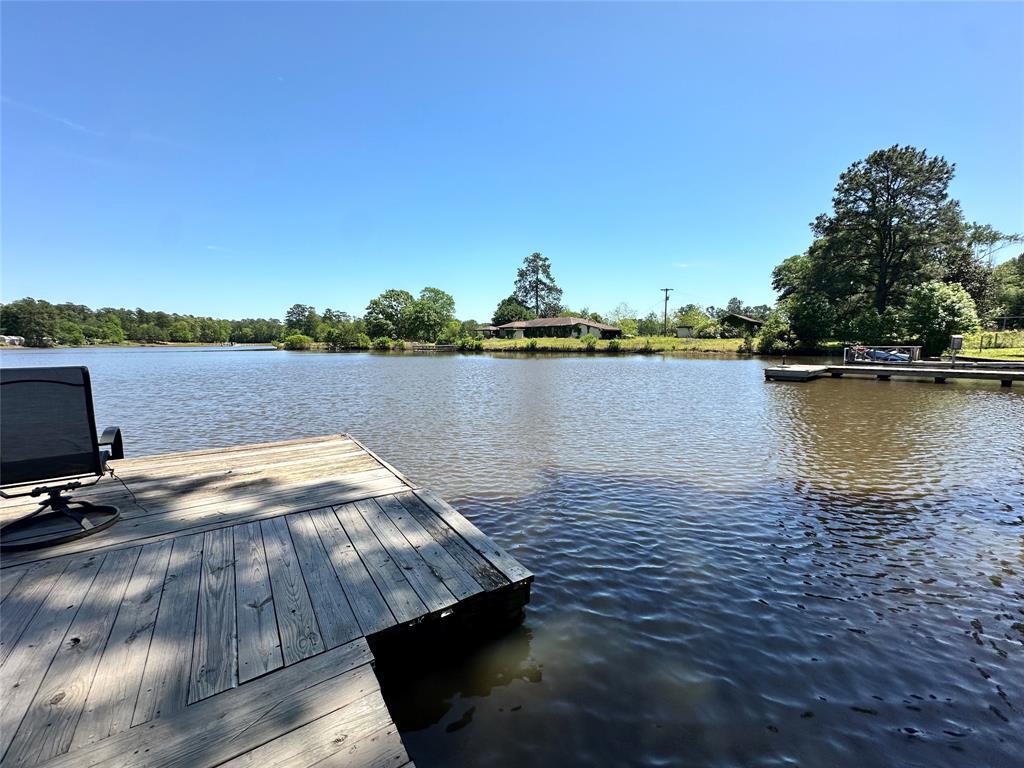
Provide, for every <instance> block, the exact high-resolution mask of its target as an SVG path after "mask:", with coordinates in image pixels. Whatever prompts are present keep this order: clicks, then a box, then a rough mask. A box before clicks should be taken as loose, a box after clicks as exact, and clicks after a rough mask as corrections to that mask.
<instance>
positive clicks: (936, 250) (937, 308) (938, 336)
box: [759, 146, 1024, 354]
mask: <svg viewBox="0 0 1024 768" xmlns="http://www.w3.org/2000/svg"><path fill="white" fill-rule="evenodd" d="M953 174H954V166H953V165H952V164H950V163H948V162H946V160H945V159H944V158H942V157H930V156H929V155H928V154H927V153H926V152H924V151H922V150H918V149H915V148H914V147H901V146H893V147H890V148H888V149H884V150H879V151H877V152H873V153H871V154H870V155H869V156H868V157H867V158H866V159H864V160H858V161H857V162H855V163H853V165H851V166H850V167H849V168H848V169H847V170H846V171H844V172H843V173H842V174H841V175H840V177H839V182H838V184H837V185H836V188H835V195H834V197H833V199H832V202H833V210H832V212H831V213H823V214H821V215H820V216H818V217H817V218H816V219H815V221H814V223H813V224H812V225H811V230H812V233H813V234H814V241H813V242H812V243H811V245H810V247H809V248H808V249H807V251H806V252H804V253H802V254H800V255H797V256H791V257H790V258H788V259H786V260H785V261H783V262H782V263H781V264H780V265H779V266H778V267H776V268H775V271H774V273H773V275H772V284H773V287H774V288H775V290H776V291H778V293H779V299H780V300H779V304H778V312H779V316H780V317H782V318H785V320H786V321H787V322H788V325H789V327H788V332H784V333H781V334H780V333H779V329H778V327H776V326H773V327H772V328H765V329H762V332H761V336H762V338H761V340H760V344H759V348H778V347H780V346H785V347H790V348H797V349H805V350H814V349H818V348H820V347H821V345H822V343H823V342H824V341H825V340H826V339H846V340H848V341H850V342H860V343H867V344H877V343H894V342H908V341H913V342H917V343H920V344H921V345H922V346H923V347H924V348H925V353H926V354H938V353H939V352H941V351H942V349H943V348H944V347H945V346H946V344H947V343H948V341H949V335H950V334H952V333H963V332H970V331H972V330H974V329H976V328H977V327H978V325H979V323H984V322H991V321H992V320H994V318H995V317H996V316H997V315H999V314H1006V307H1007V302H1010V303H1012V302H1013V301H1015V300H1016V299H1015V297H1016V296H1017V295H1018V294H1017V293H1016V290H1017V289H1016V287H1015V286H1017V285H1019V284H1020V282H1019V281H1020V274H1021V273H1020V269H1018V268H1017V267H1016V266H1015V267H1008V268H1005V269H1004V268H998V269H993V268H992V267H991V266H990V262H991V257H992V255H993V254H994V253H995V252H996V251H998V250H999V249H1000V248H1002V247H1004V246H1006V245H1008V244H1011V243H1019V242H1021V237H1020V236H1019V235H1006V234H1003V233H1000V232H997V231H996V230H994V229H993V228H992V227H990V226H987V225H981V224H977V223H969V222H967V220H966V219H965V218H964V216H963V213H962V212H961V209H960V203H959V202H958V201H956V200H954V199H952V198H950V197H949V184H950V182H951V181H952V179H953ZM1022 268H1024V267H1022Z"/></svg>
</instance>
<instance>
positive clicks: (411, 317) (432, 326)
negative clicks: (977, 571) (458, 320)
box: [401, 287, 455, 342]
mask: <svg viewBox="0 0 1024 768" xmlns="http://www.w3.org/2000/svg"><path fill="white" fill-rule="evenodd" d="M453 320H455V299H453V298H452V297H451V294H448V293H445V292H444V291H442V290H441V289H440V288H429V287H428V288H424V289H423V290H422V291H420V295H419V298H418V299H415V300H414V301H412V302H411V303H409V304H408V305H407V306H406V307H405V309H404V310H403V313H402V324H401V325H402V328H403V330H404V335H403V338H407V339H410V340H413V341H431V342H432V341H436V340H437V338H438V336H440V335H441V333H442V332H443V331H444V330H445V329H446V328H447V326H448V324H449V323H450V322H452V321H453Z"/></svg>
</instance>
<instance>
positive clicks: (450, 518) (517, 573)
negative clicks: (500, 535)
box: [413, 488, 533, 584]
mask: <svg viewBox="0 0 1024 768" xmlns="http://www.w3.org/2000/svg"><path fill="white" fill-rule="evenodd" d="M413 493H415V494H416V496H418V497H419V498H420V499H421V500H422V501H423V502H424V503H425V504H426V505H427V506H428V507H430V508H431V509H432V510H434V512H436V513H437V515H438V516H439V517H440V518H441V519H442V520H444V521H445V522H446V523H448V525H449V526H451V527H452V529H454V531H455V532H456V533H458V534H459V535H460V536H461V537H462V538H463V539H465V540H466V541H467V542H468V543H469V545H470V546H471V547H473V549H475V550H476V551H477V552H479V553H480V554H481V555H483V556H484V557H485V558H486V559H487V561H488V562H489V563H491V565H493V566H494V567H495V568H497V569H498V570H499V571H501V572H502V573H503V574H504V575H505V577H506V578H507V579H508V580H509V581H511V582H512V583H513V584H515V583H517V582H520V581H525V580H526V579H532V578H533V574H532V573H530V571H528V570H527V569H526V568H525V567H523V565H522V564H521V563H520V562H519V561H518V560H516V559H515V558H514V557H512V555H510V554H509V553H508V552H506V551H505V550H504V549H502V548H501V547H499V546H498V545H497V544H495V543H494V542H493V541H491V539H489V538H487V537H486V536H485V535H484V534H483V533H482V532H481V531H480V529H479V528H477V527H476V526H475V525H473V524H472V523H471V522H469V520H467V519H466V518H464V517H463V516H462V515H460V514H459V513H458V512H457V511H456V510H455V509H454V508H453V507H452V506H451V505H450V504H449V503H448V502H446V501H445V500H444V499H442V498H441V497H440V496H438V495H437V494H436V493H434V492H433V491H430V490H427V489H425V488H416V489H415V490H414V491H413Z"/></svg>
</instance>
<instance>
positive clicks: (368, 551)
mask: <svg viewBox="0 0 1024 768" xmlns="http://www.w3.org/2000/svg"><path fill="white" fill-rule="evenodd" d="M334 513H335V514H336V515H337V516H338V520H340V521H341V524H342V526H344V528H345V533H347V534H348V538H349V540H350V541H351V542H352V544H353V545H354V546H355V548H356V552H358V553H359V558H360V559H361V560H362V561H363V565H365V566H366V570H367V571H369V572H370V576H372V577H373V581H374V583H375V584H376V585H377V589H379V590H380V593H381V595H383V597H384V600H385V601H386V602H387V604H388V607H389V608H390V609H391V613H393V614H394V616H395V619H396V620H397V621H398V622H399V623H400V624H404V623H405V622H407V621H412V620H413V619H417V618H419V617H421V616H423V615H424V614H426V613H429V611H428V610H427V606H426V605H424V603H423V601H422V600H421V599H420V597H419V595H417V594H416V590H414V589H413V588H412V585H411V584H409V582H408V581H407V580H406V578H405V576H404V575H403V574H402V569H401V568H399V567H398V566H397V565H396V564H395V562H394V560H392V559H391V555H389V554H388V551H387V550H386V549H384V547H383V545H382V544H381V543H380V541H378V540H377V537H376V536H375V535H374V533H373V531H372V530H371V529H370V526H368V525H367V524H366V521H365V520H364V519H363V516H362V515H361V514H359V510H358V509H356V507H355V504H343V505H341V506H340V507H335V508H334Z"/></svg>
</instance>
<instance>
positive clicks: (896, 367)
mask: <svg viewBox="0 0 1024 768" xmlns="http://www.w3.org/2000/svg"><path fill="white" fill-rule="evenodd" d="M844 376H871V377H874V378H876V379H879V380H880V381H889V380H890V379H891V378H893V377H894V376H896V377H899V378H908V379H931V380H932V381H934V382H935V383H936V384H944V383H945V382H946V381H947V380H948V379H976V380H985V381H998V382H999V384H1000V386H1003V387H1010V386H1013V382H1015V381H1024V363H1003V362H998V363H982V362H958V363H956V364H952V363H949V362H941V361H913V362H908V363H896V364H894V363H883V362H878V363H857V364H853V365H851V364H849V363H847V364H845V365H843V364H840V365H773V366H769V367H768V368H765V369H764V377H765V380H767V381H813V380H814V379H821V378H826V377H832V378H834V379H838V378H842V377H844Z"/></svg>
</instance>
